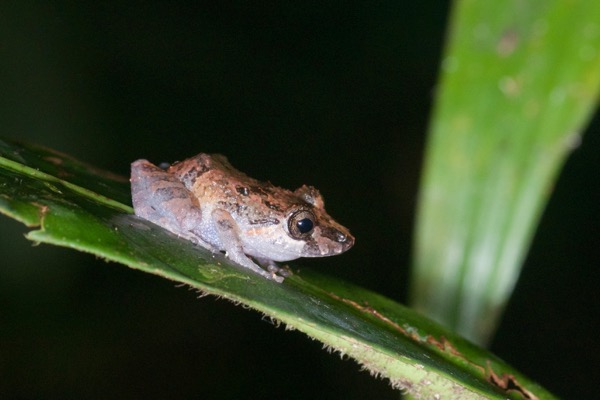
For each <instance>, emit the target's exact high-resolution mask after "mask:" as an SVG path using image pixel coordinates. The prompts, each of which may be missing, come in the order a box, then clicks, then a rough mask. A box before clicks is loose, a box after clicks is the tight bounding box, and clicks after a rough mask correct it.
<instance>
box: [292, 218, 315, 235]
mask: <svg viewBox="0 0 600 400" xmlns="http://www.w3.org/2000/svg"><path fill="white" fill-rule="evenodd" d="M296 227H297V228H298V231H299V232H300V233H308V232H310V231H312V229H313V222H312V221H311V219H310V218H302V219H301V220H300V221H298V222H296Z"/></svg>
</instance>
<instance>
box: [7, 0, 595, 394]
mask: <svg viewBox="0 0 600 400" xmlns="http://www.w3.org/2000/svg"><path fill="white" fill-rule="evenodd" d="M14 3H15V4H13V5H12V6H9V5H6V4H3V5H2V6H1V8H0V93H1V94H0V124H1V125H0V126H1V128H2V129H1V132H0V134H2V135H4V136H9V137H14V138H20V139H25V140H29V141H34V142H37V143H41V144H44V145H47V146H49V147H52V148H54V149H57V150H60V151H63V152H66V153H69V154H71V155H73V156H75V157H76V158H79V159H82V160H85V161H87V162H89V163H91V164H93V165H97V166H99V167H102V168H104V169H108V170H111V171H113V172H116V173H120V174H122V175H128V173H129V172H128V170H129V163H130V162H131V161H132V160H135V159H138V158H147V159H150V160H152V161H154V162H161V161H175V160H179V159H182V158H185V157H188V156H191V155H194V154H196V153H198V152H200V151H202V152H209V153H212V152H220V153H223V154H226V155H227V156H228V157H229V159H230V161H231V162H232V164H233V165H235V166H236V167H238V168H239V169H240V170H242V171H245V172H247V173H248V174H250V175H251V176H254V177H256V178H260V179H264V180H267V179H268V180H270V181H272V182H273V183H275V184H277V185H280V186H283V187H289V188H294V187H297V186H300V185H301V184H303V183H307V184H311V185H314V186H316V187H317V188H319V189H320V190H321V192H322V193H323V194H324V196H325V199H326V201H327V205H328V211H329V212H330V213H331V214H332V215H333V216H334V217H336V219H338V220H339V221H340V222H342V223H343V224H344V225H346V226H348V227H349V228H351V230H352V233H353V234H354V235H355V236H356V237H357V244H356V246H355V247H354V248H353V249H352V250H351V251H350V252H349V253H346V254H345V255H343V256H339V257H334V258H329V259H312V260H306V259H305V260H298V261H297V262H294V263H293V265H294V266H296V267H300V266H302V267H304V268H314V269H319V270H321V271H323V272H325V273H327V274H330V275H335V276H339V277H341V278H343V279H345V280H349V281H352V282H355V283H358V284H360V285H362V286H365V287H368V288H370V289H373V290H375V291H378V292H381V293H383V294H385V295H387V296H389V297H391V298H393V299H396V300H398V301H401V302H406V291H407V279H408V265H409V263H410V248H411V240H412V239H411V238H412V229H413V223H414V221H413V219H414V214H415V202H416V195H417V186H418V179H419V174H420V166H421V162H422V156H423V149H424V140H425V132H426V129H427V119H428V116H429V112H430V108H431V103H432V92H433V90H434V85H435V79H436V73H437V66H438V64H439V61H440V53H441V48H442V45H443V40H444V31H445V25H446V20H447V16H448V11H449V10H448V7H449V5H448V4H447V3H445V2H439V1H422V2H416V3H415V2H405V3H402V4H400V2H396V1H381V2H364V3H354V2H340V1H320V2H274V3H272V4H267V3H266V2H265V3H261V4H260V5H259V4H258V2H249V1H248V2H243V1H239V2H227V1H225V2H206V4H202V2H181V1H179V2H171V3H169V4H167V2H158V1H144V2H141V1H139V2H127V3H126V4H125V3H124V2H123V3H121V2H102V1H99V2H89V4H88V3H84V2H81V4H79V3H76V2H73V3H69V4H68V5H67V4H63V3H61V2H52V1H48V2H27V1H23V2H14ZM598 130H599V123H598V120H594V121H592V124H591V127H590V128H589V130H588V132H587V133H586V135H585V136H584V138H583V144H582V146H581V147H580V148H579V149H577V150H576V151H575V152H574V153H573V155H572V156H571V157H570V158H569V160H568V162H567V164H566V167H565V169H564V170H563V172H562V174H561V177H560V179H559V181H558V183H557V185H556V187H555V192H554V194H553V197H552V198H551V201H550V203H549V205H548V207H547V209H546V212H545V214H544V216H543V219H542V221H541V225H540V228H539V229H538V231H537V234H536V237H535V240H534V243H533V248H532V250H531V253H530V255H529V257H528V259H527V262H526V265H525V267H524V270H523V274H522V277H521V280H520V281H519V283H518V285H517V288H516V290H515V294H514V296H513V298H512V299H511V302H510V303H509V305H508V308H507V312H506V315H505V318H504V320H503V323H502V325H501V327H500V329H499V331H498V334H497V336H496V339H495V341H494V343H493V345H492V350H493V351H494V352H495V353H497V354H498V355H499V356H500V357H502V358H504V359H505V360H506V361H508V362H510V363H511V364H513V365H514V366H515V367H517V368H518V369H520V370H522V371H523V372H524V373H526V374H528V375H529V376H531V377H532V378H534V379H536V380H538V381H539V382H540V383H541V384H543V385H544V386H545V387H547V388H548V389H550V390H552V391H554V392H555V393H556V394H558V395H559V396H561V397H566V398H592V397H594V395H595V394H596V393H597V382H596V381H595V380H596V379H595V378H593V377H594V376H596V375H597V366H598V365H599V364H600V345H599V344H598V340H597V332H598V330H599V328H600V326H599V324H598V317H599V316H600V313H599V308H600V299H599V296H598V283H599V279H598V275H599V274H598V267H599V257H598V256H599V251H598V235H597V226H598V224H597V222H596V219H597V217H598V204H599V201H598V200H599V198H598V197H599V196H598V189H599V186H598V174H597V168H598V165H599V163H598V161H599V160H598V152H597V149H598ZM0 221H1V222H0V235H1V238H2V240H1V242H0V257H1V260H2V261H1V264H2V266H1V268H0V395H2V397H3V398H22V399H34V398H35V399H42V398H43V399H53V398H57V399H58V398H60V399H62V398H80V399H100V398H102V399H104V398H142V397H143V398H147V399H153V398H156V399H159V398H161V399H162V398H209V399H210V398H215V399H217V398H218V399H240V398H253V399H256V398H269V399H275V398H286V399H296V398H297V399H303V398H312V397H318V398H320V399H341V398H344V399H350V398H384V399H385V398H387V399H395V398H398V393H397V392H395V391H393V390H392V389H391V388H389V386H388V385H387V383H386V382H384V381H380V380H377V379H374V378H371V377H370V376H369V374H368V373H366V372H361V371H359V367H358V366H357V365H356V364H355V363H354V362H352V361H341V360H340V359H339V357H338V356H336V355H330V354H328V353H327V352H325V351H322V350H321V345H320V344H319V343H318V342H314V341H311V340H307V339H306V337H305V336H304V335H303V334H301V333H298V332H286V331H284V329H282V328H275V327H273V326H272V325H271V324H270V323H269V321H268V320H265V319H262V318H261V316H260V315H259V314H257V313H254V312H249V311H247V310H244V309H242V308H241V307H235V306H233V305H231V304H229V303H228V302H226V301H223V300H215V299H213V298H203V299H201V300H197V299H196V297H197V295H196V293H194V292H191V291H188V290H186V289H185V288H176V287H175V285H174V284H173V283H172V282H168V281H166V280H164V279H160V278H157V277H154V276H150V275H147V274H143V273H140V272H136V271H133V270H130V269H128V268H124V267H123V266H121V265H117V264H112V263H106V262H104V261H101V260H98V259H96V258H94V257H93V256H90V255H86V254H81V253H77V252H74V251H71V250H67V249H63V248H55V247H51V246H48V245H41V246H37V247H32V244H31V242H29V241H27V240H25V239H23V238H22V234H23V233H24V232H26V228H25V227H23V226H22V225H20V224H19V223H17V222H15V221H13V220H10V219H8V218H5V217H0Z"/></svg>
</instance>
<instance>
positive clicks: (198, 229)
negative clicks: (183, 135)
mask: <svg viewBox="0 0 600 400" xmlns="http://www.w3.org/2000/svg"><path fill="white" fill-rule="evenodd" d="M131 194H132V198H133V208H134V210H135V214H136V215H137V216H139V217H141V218H144V219H147V220H149V221H151V222H154V223H155V224H157V225H159V226H161V227H163V228H165V229H167V230H169V231H171V232H173V233H175V234H176V235H178V236H181V237H183V238H185V239H188V240H190V241H192V242H194V243H197V244H199V245H201V246H203V247H205V248H207V249H209V250H211V251H213V252H219V251H224V252H225V253H226V255H227V257H228V258H230V259H231V260H232V261H234V262H235V263H237V264H240V265H242V266H244V267H246V268H249V269H251V270H252V271H254V272H256V273H258V274H260V275H262V276H264V277H265V278H268V279H272V280H275V281H277V282H282V281H283V277H282V276H280V275H284V276H285V271H284V270H282V269H281V268H279V267H278V266H277V265H276V264H275V261H289V260H294V259H297V258H300V257H326V256H333V255H336V254H341V253H343V252H345V251H346V250H348V249H350V248H351V247H352V246H353V245H354V237H353V236H352V235H351V234H350V232H349V231H348V229H346V228H344V227H343V226H341V225H340V224H338V223H337V222H336V221H334V220H333V219H332V218H331V217H330V216H329V214H327V212H326V211H325V208H324V203H323V198H322V197H321V195H320V193H319V192H318V191H317V189H315V188H314V187H312V186H306V185H305V186H302V187H300V188H299V189H296V190H295V191H293V192H292V191H290V190H287V189H283V188H280V187H277V186H274V185H273V184H271V183H269V182H260V181H258V180H256V179H253V178H250V177H249V176H247V175H245V174H244V173H242V172H240V171H238V170H236V169H235V168H234V167H233V166H232V165H231V164H230V163H229V162H228V161H227V158H225V157H224V156H222V155H219V154H213V155H210V154H203V153H200V154H198V155H197V156H195V157H192V158H188V159H187V160H184V161H181V162H177V163H175V164H173V165H171V166H169V167H168V168H165V169H162V168H159V167H157V166H155V165H153V164H152V163H150V162H148V161H146V160H137V161H135V162H134V163H132V164H131ZM250 257H252V258H253V259H254V260H255V261H256V262H257V263H258V264H260V265H262V266H263V267H264V268H266V270H265V269H263V268H261V267H260V266H259V265H258V264H257V263H256V262H255V261H253V260H252V259H251V258H250ZM278 274H279V275H278Z"/></svg>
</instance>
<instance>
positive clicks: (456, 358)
mask: <svg viewBox="0 0 600 400" xmlns="http://www.w3.org/2000/svg"><path fill="white" fill-rule="evenodd" d="M0 149H2V150H1V152H0V211H2V212H3V213H6V214H7V215H10V216H12V217H14V218H17V219H19V220H21V221H27V223H28V224H29V225H30V226H33V225H36V226H39V229H38V230H34V231H31V232H30V233H29V234H28V238H30V239H32V240H34V241H38V242H43V243H50V244H55V245H59V246H65V247H71V248H74V249H77V250H80V251H85V252H89V253H92V254H96V255H98V256H101V257H104V258H106V259H107V260H112V261H116V262H120V263H123V264H125V265H128V266H130V267H132V268H135V269H139V270H142V271H145V272H149V273H152V274H156V275H159V276H163V277H165V278H168V279H171V280H174V281H178V282H182V283H185V284H188V285H190V286H192V287H194V288H197V289H199V290H201V291H202V292H204V293H208V294H213V295H218V296H222V297H225V298H227V299H230V300H232V301H234V302H239V303H242V304H244V305H247V306H250V307H252V308H254V309H256V310H258V311H260V312H263V313H265V314H266V315H268V316H269V317H271V318H273V319H274V320H276V321H281V322H283V323H285V324H286V325H287V326H288V327H291V328H295V329H298V330H300V331H302V332H304V333H306V334H308V335H309V336H311V337H313V338H316V339H318V340H320V341H322V342H323V343H324V344H325V345H326V346H327V347H329V348H331V349H335V350H336V351H339V352H342V353H344V354H346V355H348V356H350V357H352V358H354V359H356V360H357V361H358V362H359V363H361V364H362V365H363V366H364V367H365V368H367V369H369V370H370V371H372V372H373V373H374V374H377V375H379V376H381V377H385V378H388V379H389V380H390V381H391V382H392V384H393V385H394V386H395V387H397V388H402V389H405V390H406V391H408V392H410V393H412V394H414V395H415V396H420V397H422V398H434V396H435V395H440V396H441V397H442V398H448V399H505V398H513V399H519V398H530V399H535V398H539V399H552V398H554V397H553V396H552V395H551V394H549V393H548V392H546V391H545V390H544V389H543V388H541V387H539V386H538V385H537V384H535V383H533V382H531V381H530V380H528V379H527V378H526V377H524V376H523V375H522V374H520V373H519V372H518V371H516V370H514V369H512V368H511V367H510V366H508V365H506V364H505V363H504V362H503V361H501V360H499V359H498V358H496V357H495V356H493V355H492V354H489V353H488V352H486V351H485V350H482V349H479V348H477V347H476V346H474V345H472V344H470V343H468V342H467V341H465V340H464V339H461V338H459V337H457V336H456V335H454V334H452V333H451V332H448V331H446V330H445V329H443V328H441V327H440V326H439V325H437V324H435V323H433V322H431V321H429V320H427V319H425V318H423V317H422V316H419V315H418V314H416V313H414V312H413V311H411V310H409V309H406V308H404V307H403V306H401V305H399V304H397V303H394V302H393V301H391V300H389V299H386V298H384V297H382V296H379V295H377V294H374V293H372V292H369V291H367V290H365V289H362V288H360V287H357V286H354V285H351V284H349V283H346V282H342V281H339V280H336V279H333V278H328V277H325V276H322V275H319V274H315V273H311V272H307V271H303V272H302V273H299V272H295V273H294V274H293V275H292V276H290V277H288V278H286V280H285V282H284V283H282V284H277V283H275V282H273V281H269V280H266V279H264V278H262V277H260V276H258V275H256V274H253V273H252V272H249V271H247V270H246V269H244V268H241V267H238V266H235V265H232V264H231V263H230V262H228V261H227V259H225V258H224V257H222V256H221V255H215V254H212V253H210V252H208V251H206V250H204V249H202V248H198V247H195V246H193V245H192V244H191V243H190V242H187V241H184V240H181V239H179V238H177V237H175V236H174V235H172V234H170V233H169V232H167V231H165V230H163V229H161V228H159V227H158V226H156V225H154V224H152V223H150V222H148V221H144V220H141V219H139V218H137V217H135V216H134V215H132V214H131V208H130V207H129V206H126V205H123V204H121V203H119V202H117V201H115V200H114V199H112V198H110V197H109V196H108V194H109V193H111V192H113V191H116V192H119V193H118V198H127V197H128V196H129V195H128V193H127V192H123V190H128V188H126V187H125V188H124V187H123V185H122V184H121V182H122V179H118V178H114V177H109V178H106V176H109V175H107V174H105V173H99V175H97V176H96V178H97V179H103V178H102V177H105V178H104V179H105V181H104V182H105V185H107V186H108V187H104V186H98V185H96V184H95V183H92V184H91V186H88V182H87V181H86V179H84V177H88V178H89V179H92V180H95V179H96V178H94V174H96V173H98V171H96V170H86V171H85V173H82V170H81V169H85V168H86V167H85V166H83V164H80V163H77V162H76V161H74V160H71V162H70V163H67V162H66V161H65V162H63V160H62V157H63V156H62V155H58V154H54V156H55V157H56V159H55V160H54V162H53V163H52V165H48V164H44V162H43V157H39V156H40V155H41V154H44V153H43V152H38V148H36V147H35V146H22V145H19V144H16V143H11V142H9V141H3V142H1V144H0ZM6 151H8V152H9V153H10V154H14V153H18V154H20V155H21V156H22V158H21V160H24V161H22V162H21V163H19V162H16V161H14V157H13V158H12V159H8V158H7V157H5V156H6V153H5V152H6ZM44 151H46V150H44ZM46 156H47V155H46ZM79 173H81V175H80V176H78V177H75V176H74V175H73V174H79ZM58 176H68V177H69V181H66V180H63V179H61V178H59V177H58ZM71 179H73V181H77V182H79V183H80V184H81V185H83V186H80V185H79V184H77V185H76V184H74V183H72V182H71V181H70V180H71ZM92 187H93V188H95V189H97V190H104V189H106V192H101V191H100V192H95V191H93V190H91V189H90V188H92Z"/></svg>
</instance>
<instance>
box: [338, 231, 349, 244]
mask: <svg viewBox="0 0 600 400" xmlns="http://www.w3.org/2000/svg"><path fill="white" fill-rule="evenodd" d="M336 239H337V241H338V243H345V242H346V240H348V236H346V235H344V234H343V233H342V232H340V231H337V232H336Z"/></svg>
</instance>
